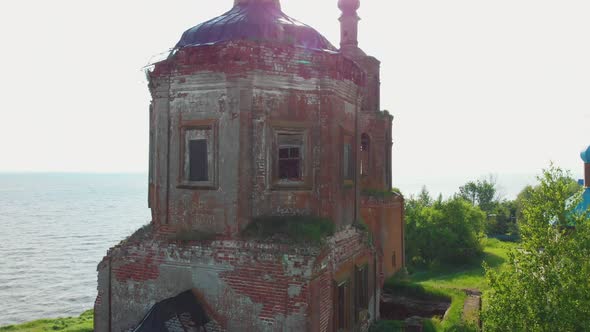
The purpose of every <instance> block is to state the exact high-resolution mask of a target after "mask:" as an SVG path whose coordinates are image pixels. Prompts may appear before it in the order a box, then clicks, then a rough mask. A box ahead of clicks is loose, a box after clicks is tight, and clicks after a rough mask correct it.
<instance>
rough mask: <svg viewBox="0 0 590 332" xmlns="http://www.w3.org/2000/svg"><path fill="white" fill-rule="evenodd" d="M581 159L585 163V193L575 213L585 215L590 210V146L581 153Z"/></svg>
mask: <svg viewBox="0 0 590 332" xmlns="http://www.w3.org/2000/svg"><path fill="white" fill-rule="evenodd" d="M580 157H581V158H582V161H584V193H583V194H582V201H581V202H580V204H578V206H576V208H575V211H576V212H577V213H584V212H586V211H588V209H589V208H590V146H588V147H587V148H586V149H585V150H584V151H582V153H580Z"/></svg>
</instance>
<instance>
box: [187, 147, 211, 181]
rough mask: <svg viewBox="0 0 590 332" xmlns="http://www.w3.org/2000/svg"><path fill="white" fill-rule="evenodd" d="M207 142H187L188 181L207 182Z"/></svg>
mask: <svg viewBox="0 0 590 332" xmlns="http://www.w3.org/2000/svg"><path fill="white" fill-rule="evenodd" d="M208 164H209V161H208V156H207V140H206V139H197V140H190V141H189V181H208V180H209V167H208V166H209V165H208Z"/></svg>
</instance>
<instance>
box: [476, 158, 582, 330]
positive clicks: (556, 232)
mask: <svg viewBox="0 0 590 332" xmlns="http://www.w3.org/2000/svg"><path fill="white" fill-rule="evenodd" d="M571 183H572V180H571V177H570V175H569V173H567V172H565V171H563V170H561V169H559V168H557V167H554V166H553V165H552V166H551V167H550V168H549V169H548V170H546V171H545V172H544V173H543V175H542V176H541V177H539V185H538V186H536V187H534V188H532V187H531V188H532V189H530V190H528V191H527V194H526V196H523V199H522V201H521V205H520V206H521V210H520V219H519V224H520V234H521V242H520V243H519V245H518V249H517V250H511V251H510V253H509V254H508V262H507V263H506V265H505V268H503V269H500V270H493V269H490V268H487V269H486V272H487V273H486V279H487V282H488V284H489V290H488V291H487V292H486V293H484V295H485V296H484V306H483V312H482V319H483V323H484V328H485V330H486V331H588V327H589V326H590V283H589V282H588V275H590V260H588V257H590V217H589V216H587V215H580V214H577V213H575V212H574V211H573V210H572V209H573V208H574V207H575V206H576V202H575V200H574V201H573V202H572V189H571V188H572V187H573V186H572V185H571ZM578 190H579V188H578Z"/></svg>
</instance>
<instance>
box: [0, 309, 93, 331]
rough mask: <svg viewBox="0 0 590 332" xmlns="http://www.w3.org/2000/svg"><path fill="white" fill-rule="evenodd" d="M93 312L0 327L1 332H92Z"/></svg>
mask: <svg viewBox="0 0 590 332" xmlns="http://www.w3.org/2000/svg"><path fill="white" fill-rule="evenodd" d="M92 325H93V314H92V310H88V311H86V312H84V313H83V314H82V315H80V317H68V318H56V319H40V320H36V321H32V322H29V323H24V324H20V325H8V326H4V327H0V332H8V331H10V332H45V331H62V332H91V331H92V329H93V326H92Z"/></svg>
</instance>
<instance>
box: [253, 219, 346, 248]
mask: <svg viewBox="0 0 590 332" xmlns="http://www.w3.org/2000/svg"><path fill="white" fill-rule="evenodd" d="M334 228H335V227H334V223H333V222H332V221H331V220H330V219H326V218H319V217H312V216H268V217H261V218H255V219H254V220H252V222H251V223H250V225H248V227H247V228H246V229H245V230H244V231H243V232H242V235H243V236H244V237H245V238H252V239H260V240H273V241H279V242H292V243H312V244H321V243H322V241H323V240H324V239H325V238H326V237H329V236H332V235H333V234H334Z"/></svg>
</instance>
